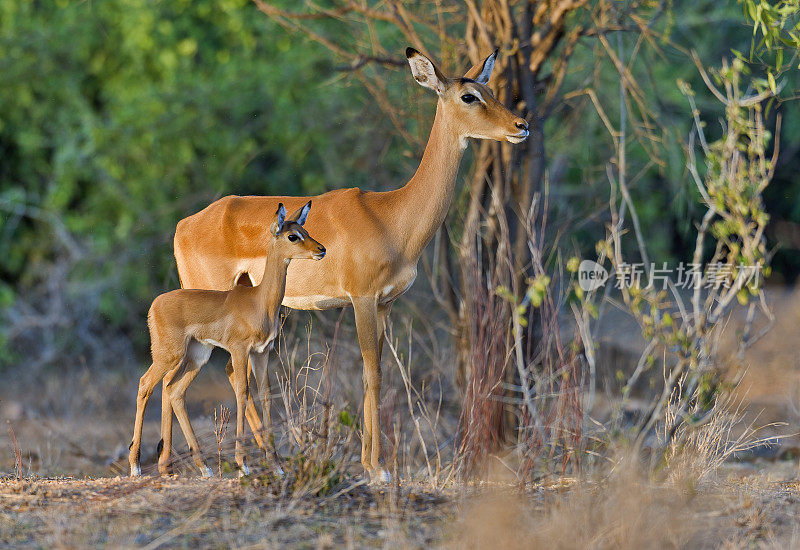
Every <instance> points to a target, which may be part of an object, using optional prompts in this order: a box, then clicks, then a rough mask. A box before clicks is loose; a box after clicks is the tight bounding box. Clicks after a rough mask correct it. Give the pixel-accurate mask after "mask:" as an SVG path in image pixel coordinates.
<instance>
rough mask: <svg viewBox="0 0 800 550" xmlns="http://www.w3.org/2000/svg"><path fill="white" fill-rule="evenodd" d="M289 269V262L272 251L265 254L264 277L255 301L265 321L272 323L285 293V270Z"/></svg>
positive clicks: (281, 255)
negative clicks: (261, 308) (261, 310)
mask: <svg viewBox="0 0 800 550" xmlns="http://www.w3.org/2000/svg"><path fill="white" fill-rule="evenodd" d="M288 267H289V260H288V259H285V258H284V257H283V254H278V253H277V251H276V250H274V249H272V250H270V251H269V252H267V263H266V265H265V266H264V277H263V278H262V279H261V284H260V285H258V291H257V298H256V299H257V300H258V303H259V304H260V305H261V306H262V307H263V308H264V309H263V311H264V313H265V319H266V318H269V321H270V322H271V321H274V317H275V316H276V315H277V313H278V309H279V308H280V306H281V301H282V300H283V295H284V293H285V292H286V269H287V268H288Z"/></svg>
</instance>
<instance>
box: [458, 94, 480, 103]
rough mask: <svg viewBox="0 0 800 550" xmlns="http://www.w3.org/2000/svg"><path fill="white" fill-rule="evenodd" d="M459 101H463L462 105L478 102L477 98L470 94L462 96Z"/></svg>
mask: <svg viewBox="0 0 800 550" xmlns="http://www.w3.org/2000/svg"><path fill="white" fill-rule="evenodd" d="M461 101H463V102H464V103H473V102H475V101H478V98H477V97H475V96H474V95H472V94H464V95H462V96H461Z"/></svg>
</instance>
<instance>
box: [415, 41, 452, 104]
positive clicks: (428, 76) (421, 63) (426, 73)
mask: <svg viewBox="0 0 800 550" xmlns="http://www.w3.org/2000/svg"><path fill="white" fill-rule="evenodd" d="M406 57H407V58H408V64H409V65H410V66H411V74H412V75H414V79H415V80H416V81H417V82H419V84H420V86H425V87H426V88H430V89H431V90H433V91H434V92H436V93H437V94H439V95H442V94H443V93H444V90H445V88H446V87H447V78H446V77H445V76H444V75H443V74H442V71H440V70H439V69H438V67H436V65H434V64H433V61H431V60H430V59H428V58H427V57H425V56H424V55H422V54H421V53H419V52H418V51H417V50H415V49H414V48H406Z"/></svg>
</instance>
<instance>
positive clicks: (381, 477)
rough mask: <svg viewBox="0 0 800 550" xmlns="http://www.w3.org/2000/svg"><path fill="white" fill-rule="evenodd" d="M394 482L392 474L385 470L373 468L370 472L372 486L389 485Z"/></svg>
mask: <svg viewBox="0 0 800 550" xmlns="http://www.w3.org/2000/svg"><path fill="white" fill-rule="evenodd" d="M391 482H392V474H390V473H389V471H388V470H386V469H385V468H373V469H372V470H370V471H369V483H370V485H388V484H389V483H391Z"/></svg>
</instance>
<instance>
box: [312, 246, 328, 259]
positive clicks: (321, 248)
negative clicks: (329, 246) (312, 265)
mask: <svg viewBox="0 0 800 550" xmlns="http://www.w3.org/2000/svg"><path fill="white" fill-rule="evenodd" d="M324 257H325V247H324V246H322V245H319V247H317V252H316V253H315V254H314V255H313V258H314V259H315V260H321V259H322V258H324Z"/></svg>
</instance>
